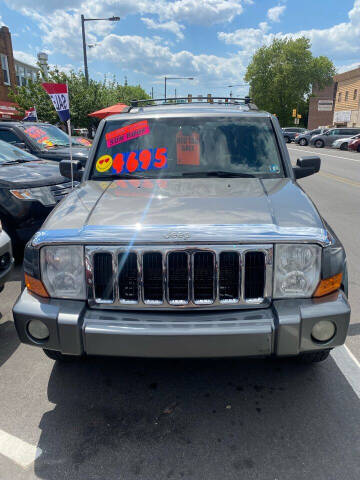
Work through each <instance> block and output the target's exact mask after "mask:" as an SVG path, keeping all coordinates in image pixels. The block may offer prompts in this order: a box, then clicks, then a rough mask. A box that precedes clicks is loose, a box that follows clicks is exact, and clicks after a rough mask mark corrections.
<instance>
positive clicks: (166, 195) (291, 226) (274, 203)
mask: <svg viewBox="0 0 360 480" xmlns="http://www.w3.org/2000/svg"><path fill="white" fill-rule="evenodd" d="M277 240H283V241H286V240H291V241H297V240H299V241H314V242H320V243H324V242H326V241H327V233H326V230H325V228H324V226H323V223H322V219H321V217H320V216H319V214H318V212H317V210H316V208H315V207H314V205H313V203H312V202H311V200H310V199H309V198H308V197H307V195H306V194H305V193H304V192H303V190H302V189H301V188H300V187H299V186H298V185H297V184H296V183H294V182H292V181H291V180H290V179H266V180H261V179H256V178H253V179H252V178H250V179H249V178H197V179H159V180H115V181H87V182H86V183H85V184H83V185H82V186H81V187H80V188H79V189H77V190H76V191H74V192H73V193H72V194H70V195H68V196H67V197H66V199H64V201H62V202H61V203H60V204H59V205H58V206H57V207H56V208H55V209H54V210H53V212H52V213H51V214H50V216H49V217H48V219H47V221H46V222H45V224H44V225H43V227H42V231H40V232H38V234H37V235H36V237H35V238H34V242H35V243H39V242H40V243H41V242H47V241H66V242H68V241H69V242H80V243H105V242H116V243H128V242H136V243H141V242H151V243H167V242H169V243H174V242H184V241H187V242H190V243H191V242H208V243H212V242H225V243H227V242H242V243H244V242H251V241H260V242H265V243H266V242H271V241H277Z"/></svg>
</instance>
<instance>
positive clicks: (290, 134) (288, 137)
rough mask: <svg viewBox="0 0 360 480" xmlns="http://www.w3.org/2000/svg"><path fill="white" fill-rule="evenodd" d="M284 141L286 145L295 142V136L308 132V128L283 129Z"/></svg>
mask: <svg viewBox="0 0 360 480" xmlns="http://www.w3.org/2000/svg"><path fill="white" fill-rule="evenodd" d="M282 131H283V136H284V140H285V142H286V143H291V142H293V141H294V140H295V135H296V134H297V133H303V132H306V128H301V127H285V128H282Z"/></svg>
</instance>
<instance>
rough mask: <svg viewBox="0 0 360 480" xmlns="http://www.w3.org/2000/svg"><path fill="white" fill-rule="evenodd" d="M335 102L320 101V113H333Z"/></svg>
mask: <svg viewBox="0 0 360 480" xmlns="http://www.w3.org/2000/svg"><path fill="white" fill-rule="evenodd" d="M333 104H334V102H333V100H319V102H318V111H319V112H331V111H332V109H333Z"/></svg>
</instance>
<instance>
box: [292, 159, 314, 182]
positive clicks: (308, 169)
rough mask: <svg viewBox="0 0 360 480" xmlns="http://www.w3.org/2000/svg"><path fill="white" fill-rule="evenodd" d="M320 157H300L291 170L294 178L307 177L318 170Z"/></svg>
mask: <svg viewBox="0 0 360 480" xmlns="http://www.w3.org/2000/svg"><path fill="white" fill-rule="evenodd" d="M320 165H321V159H320V157H315V156H314V157H301V158H298V159H297V161H296V167H293V172H294V175H295V178H296V180H297V179H298V178H304V177H308V176H309V175H313V174H314V173H317V172H318V171H319V170H320Z"/></svg>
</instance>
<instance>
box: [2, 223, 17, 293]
mask: <svg viewBox="0 0 360 480" xmlns="http://www.w3.org/2000/svg"><path fill="white" fill-rule="evenodd" d="M6 254H8V255H9V258H10V263H9V264H8V265H7V266H6V267H5V268H4V269H1V268H0V289H2V287H3V285H4V284H5V282H6V280H7V279H8V277H9V275H10V273H11V270H12V268H13V265H14V258H13V256H12V249H11V240H10V238H9V236H8V235H7V233H5V232H4V231H1V232H0V258H1V257H2V256H3V255H6Z"/></svg>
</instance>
